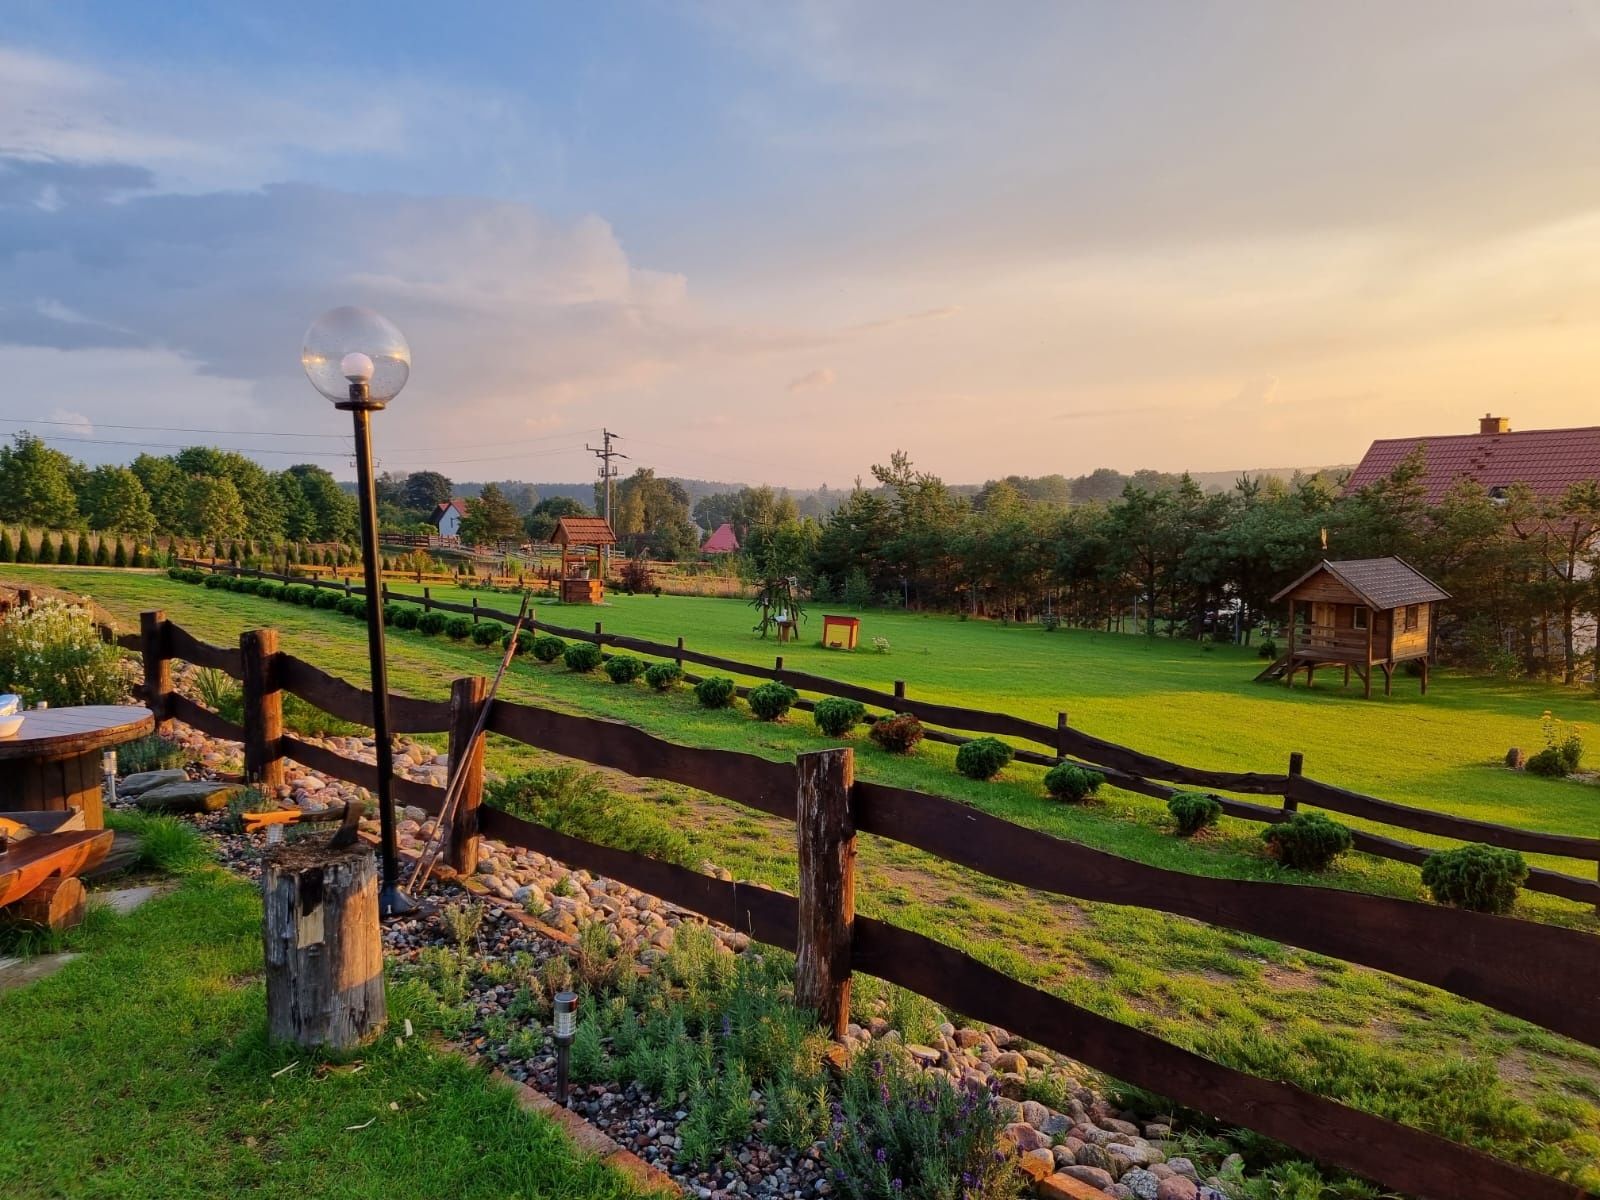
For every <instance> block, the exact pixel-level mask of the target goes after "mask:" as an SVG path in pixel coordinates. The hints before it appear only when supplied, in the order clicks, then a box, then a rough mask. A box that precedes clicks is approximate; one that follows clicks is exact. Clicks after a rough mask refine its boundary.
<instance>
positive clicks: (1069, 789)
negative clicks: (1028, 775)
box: [1044, 763, 1106, 804]
mask: <svg viewBox="0 0 1600 1200" xmlns="http://www.w3.org/2000/svg"><path fill="white" fill-rule="evenodd" d="M1105 781H1106V777H1105V776H1104V775H1102V774H1101V773H1100V772H1099V771H1094V770H1090V769H1089V768H1088V767H1080V766H1078V764H1077V763H1057V764H1056V765H1055V766H1053V767H1051V768H1050V769H1049V770H1048V771H1046V772H1045V776H1044V790H1045V791H1047V792H1049V793H1050V794H1051V795H1052V796H1054V797H1055V798H1056V799H1057V800H1066V801H1069V802H1071V803H1073V804H1077V803H1080V802H1082V801H1084V800H1087V799H1089V797H1090V796H1093V795H1094V794H1095V793H1096V792H1098V791H1099V790H1100V788H1101V786H1102V785H1103V784H1104V783H1105Z"/></svg>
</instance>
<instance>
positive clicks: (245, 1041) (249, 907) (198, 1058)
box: [0, 868, 638, 1200]
mask: <svg viewBox="0 0 1600 1200" xmlns="http://www.w3.org/2000/svg"><path fill="white" fill-rule="evenodd" d="M71 942H72V948H73V949H75V950H77V951H79V952H81V957H79V958H78V959H76V960H75V961H73V962H70V963H68V964H67V965H66V966H65V967H64V968H63V969H62V970H61V971H60V972H58V973H57V974H55V975H53V976H51V977H50V978H48V979H45V980H42V981H40V982H38V983H35V984H32V985H30V986H28V987H24V988H19V989H16V990H13V991H9V992H5V993H0V1031H3V1033H4V1036H0V1081H3V1082H0V1089H3V1090H0V1095H3V1097H4V1101H3V1104H0V1111H3V1112H4V1121H3V1125H4V1129H5V1134H4V1138H3V1141H4V1146H5V1149H4V1151H3V1152H0V1192H3V1193H4V1194H5V1195H6V1196H7V1197H10V1198H12V1200H35V1198H38V1200H43V1198H44V1197H60V1196H72V1197H75V1198H81V1200H111V1198H113V1197H115V1198H116V1200H134V1198H139V1197H148V1198H150V1200H209V1198H210V1197H214V1196H224V1195H227V1196H238V1195H246V1196H262V1197H268V1196H275V1197H285V1198H290V1197H301V1196H316V1197H321V1198H327V1200H335V1198H337V1200H401V1198H403V1197H416V1198H417V1200H436V1198H437V1197H441V1196H450V1197H462V1198H466V1197H474V1198H481V1200H508V1198H510V1197H519V1198H521V1200H534V1198H536V1197H538V1198H544V1197H549V1198H552V1200H553V1198H555V1197H568V1198H571V1200H580V1198H581V1200H591V1198H592V1200H624V1198H628V1197H633V1196H636V1195H638V1193H637V1192H636V1191H635V1190H634V1189H633V1188H632V1187H631V1186H630V1185H629V1184H628V1183H627V1182H626V1181H625V1180H624V1179H623V1178H622V1177H621V1176H619V1175H618V1174H617V1173H616V1172H615V1171H613V1170H611V1169H610V1168H608V1167H606V1166H604V1165H602V1164H600V1163H598V1162H596V1161H594V1160H592V1159H587V1158H583V1157H581V1156H580V1155H579V1154H578V1153H577V1151H576V1150H575V1149H574V1148H573V1146H572V1144H571V1142H569V1141H568V1140H567V1139H566V1136H565V1134H563V1133H562V1132H561V1131H560V1130H559V1129H558V1128H557V1127H556V1126H554V1125H553V1124H551V1123H550V1122H549V1121H547V1120H545V1119H544V1118H542V1117H537V1116H534V1115H532V1114H529V1113H526V1112H524V1111H522V1110H521V1109H520V1108H518V1106H517V1103H516V1100H515V1098H514V1096H513V1094H512V1093H511V1091H510V1089H509V1088H506V1087H503V1086H501V1085H498V1084H494V1083H492V1082H491V1081H490V1080H489V1079H488V1078H487V1076H486V1075H485V1074H484V1073H483V1071H481V1070H480V1069H478V1068H476V1067H474V1066H472V1065H470V1064H469V1063H467V1062H466V1060H465V1059H463V1058H461V1057H459V1056H457V1055H453V1054H446V1053H442V1052H440V1051H437V1050H435V1049H433V1048H431V1047H430V1045H429V1044H428V1042H427V1040H426V1037H425V1036H424V1037H417V1038H413V1039H410V1040H406V1039H403V1038H401V1039H399V1040H397V1039H396V1038H395V1037H393V1036H388V1035H386V1036H384V1037H383V1038H382V1039H380V1040H379V1041H378V1042H377V1043H375V1044H374V1045H372V1046H370V1047H368V1048H367V1049H366V1050H365V1051H364V1052H362V1053H361V1054H360V1056H359V1057H358V1058H355V1059H352V1060H347V1061H345V1062H342V1063H339V1062H333V1061H330V1060H324V1059H323V1058H321V1057H320V1056H318V1055H314V1054H308V1053H306V1052H303V1051H300V1050H297V1049H295V1048H293V1047H287V1046H274V1045H272V1044H270V1043H268V1042H267V1040H266V997H265V987H264V984H263V983H262V981H261V907H260V901H259V899H258V898H257V896H256V894H255V891H254V889H253V888H251V887H250V885H248V884H247V883H245V882H243V881H242V880H239V879H237V878H235V877H233V876H230V875H225V874H224V873H222V872H221V871H219V870H216V869H214V868H203V869H201V870H200V871H198V872H196V873H194V874H191V875H189V876H187V877H186V878H185V879H184V880H183V882H182V884H181V886H180V887H179V888H178V890H177V891H176V892H174V893H172V894H170V895H167V896H164V897H161V898H159V899H157V900H154V901H151V902H149V903H148V904H146V905H145V906H144V907H142V908H140V909H138V910H136V911H135V912H134V913H132V914H130V915H129V916H127V917H125V918H117V917H111V916H110V915H109V914H108V913H107V914H102V915H98V916H97V917H96V918H95V919H94V920H92V921H91V922H89V923H88V924H87V925H86V927H85V929H84V930H82V931H80V932H79V933H77V934H75V935H73V937H72V939H71ZM429 1011H433V1009H432V1008H431V1007H430V1006H429V1005H427V1004H425V1003H412V1002H411V993H410V991H409V990H408V989H407V988H406V987H399V988H396V987H393V986H391V989H390V1016H391V1021H392V1026H393V1027H392V1028H391V1030H390V1034H393V1033H396V1032H398V1031H399V1030H400V1029H401V1028H403V1020H404V1018H406V1017H408V1016H409V1017H411V1019H412V1020H413V1022H414V1023H415V1027H416V1029H417V1032H418V1033H419V1034H425V1033H426V1030H425V1028H423V1023H424V1019H425V1018H424V1014H425V1013H427V1012H429ZM291 1064H298V1065H294V1066H292V1067H291ZM358 1065H359V1069H354V1068H356V1067H357V1066H358ZM284 1068H290V1069H288V1070H284Z"/></svg>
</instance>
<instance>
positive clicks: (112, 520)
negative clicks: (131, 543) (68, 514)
mask: <svg viewBox="0 0 1600 1200" xmlns="http://www.w3.org/2000/svg"><path fill="white" fill-rule="evenodd" d="M83 513H84V516H85V517H87V518H88V520H89V528H90V529H100V530H105V531H107V532H110V533H125V534H127V535H129V536H130V537H136V538H147V537H149V536H150V535H151V534H152V533H154V532H155V528H156V517H155V513H154V512H153V511H152V510H151V508H150V496H149V494H148V493H146V491H145V490H144V484H142V483H140V482H139V476H138V475H136V474H135V473H134V472H133V471H132V470H130V469H129V468H127V467H114V466H99V467H96V468H95V469H94V470H93V471H91V472H89V480H88V482H87V483H86V484H85V485H84V489H83Z"/></svg>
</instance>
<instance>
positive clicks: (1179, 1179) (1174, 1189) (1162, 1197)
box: [1156, 1175, 1200, 1200]
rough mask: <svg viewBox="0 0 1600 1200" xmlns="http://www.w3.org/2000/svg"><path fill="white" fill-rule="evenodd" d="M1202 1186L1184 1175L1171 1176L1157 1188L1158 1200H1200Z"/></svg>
mask: <svg viewBox="0 0 1600 1200" xmlns="http://www.w3.org/2000/svg"><path fill="white" fill-rule="evenodd" d="M1199 1197H1200V1185H1199V1184H1197V1183H1195V1181H1194V1180H1192V1179H1187V1178H1185V1177H1184V1176H1182V1175H1170V1176H1168V1177H1167V1178H1166V1179H1163V1180H1162V1181H1161V1183H1160V1184H1159V1185H1158V1186H1157V1188H1156V1200H1199Z"/></svg>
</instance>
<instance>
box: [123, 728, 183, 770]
mask: <svg viewBox="0 0 1600 1200" xmlns="http://www.w3.org/2000/svg"><path fill="white" fill-rule="evenodd" d="M186 757H187V755H186V754H185V753H184V749H183V746H182V744H181V743H179V742H177V741H174V740H173V739H172V738H169V737H163V736H162V735H161V734H159V733H151V734H146V735H145V736H144V737H142V738H135V739H134V740H133V741H131V742H124V743H123V744H122V745H120V746H118V747H117V774H118V775H137V774H138V773H139V772H140V771H165V770H168V769H170V768H172V767H181V766H183V763H184V759H185V758H186Z"/></svg>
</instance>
